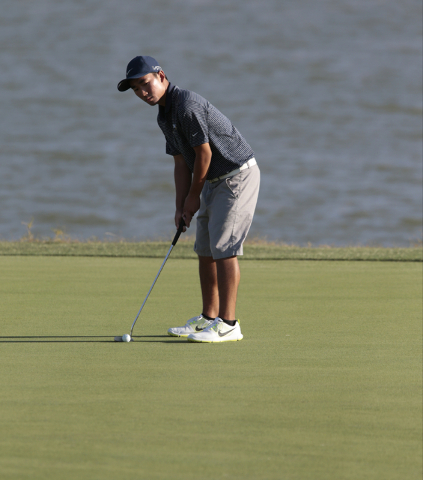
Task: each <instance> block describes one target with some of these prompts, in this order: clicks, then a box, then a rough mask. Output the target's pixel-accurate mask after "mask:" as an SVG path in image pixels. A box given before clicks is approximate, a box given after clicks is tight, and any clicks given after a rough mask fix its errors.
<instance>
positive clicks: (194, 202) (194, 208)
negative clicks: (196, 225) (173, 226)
mask: <svg viewBox="0 0 423 480" xmlns="http://www.w3.org/2000/svg"><path fill="white" fill-rule="evenodd" d="M199 209H200V197H199V196H197V195H191V194H190V195H188V196H187V198H186V199H185V203H184V210H183V213H182V218H183V219H184V221H185V225H186V226H187V227H189V226H190V225H191V220H192V217H193V216H194V215H195V213H196V212H198V210H199Z"/></svg>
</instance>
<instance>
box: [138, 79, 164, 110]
mask: <svg viewBox="0 0 423 480" xmlns="http://www.w3.org/2000/svg"><path fill="white" fill-rule="evenodd" d="M161 73H162V72H160V73H159V74H158V75H155V74H154V73H148V74H147V75H145V76H144V77H141V78H135V79H134V80H131V82H130V84H131V88H132V90H133V91H134V93H135V95H136V96H137V97H139V98H141V100H143V101H144V102H145V103H148V104H149V105H157V103H158V102H159V101H160V99H161V98H162V97H163V95H164V94H165V92H166V88H165V86H164V83H163V81H162V78H164V75H163V77H162V75H161Z"/></svg>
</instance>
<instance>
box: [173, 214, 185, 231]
mask: <svg viewBox="0 0 423 480" xmlns="http://www.w3.org/2000/svg"><path fill="white" fill-rule="evenodd" d="M181 218H182V210H176V212H175V227H176V229H178V228H179V225H180V224H181ZM182 231H183V232H186V231H187V227H184V228H183V230H182Z"/></svg>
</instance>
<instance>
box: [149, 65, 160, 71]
mask: <svg viewBox="0 0 423 480" xmlns="http://www.w3.org/2000/svg"><path fill="white" fill-rule="evenodd" d="M151 68H152V69H153V70H156V72H158V71H160V70H161V67H159V66H158V65H156V66H155V67H151Z"/></svg>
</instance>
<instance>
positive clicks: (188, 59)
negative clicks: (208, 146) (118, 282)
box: [0, 0, 422, 246]
mask: <svg viewBox="0 0 423 480" xmlns="http://www.w3.org/2000/svg"><path fill="white" fill-rule="evenodd" d="M421 10H422V6H421V2H420V0H403V1H402V2H397V1H396V0H297V1H294V0H291V1H290V0H287V1H284V2H282V1H280V0H263V1H260V2H259V1H252V0H144V1H139V0H122V1H120V2H115V1H112V0H67V1H66V2H57V1H55V0H37V2H32V1H30V0H20V1H19V2H16V1H12V0H3V3H2V13H1V18H0V27H1V28H0V42H1V49H0V86H1V88H0V104H1V110H2V115H1V117H0V155H1V162H0V205H1V209H0V238H1V239H6V240H12V239H17V238H20V237H22V236H23V235H25V233H26V227H25V226H24V225H23V223H28V222H30V221H31V220H33V227H32V232H33V234H35V235H36V236H38V237H54V235H55V234H54V233H53V230H57V229H61V230H64V231H65V232H66V233H67V234H69V235H70V236H71V237H73V238H79V239H87V238H91V237H94V236H96V237H98V238H100V239H102V238H120V237H124V238H127V239H145V238H158V237H160V238H170V236H171V235H172V234H173V231H174V227H173V213H174V189H173V159H172V157H168V156H166V155H165V153H164V139H163V137H162V134H161V132H160V130H159V129H158V127H157V125H156V123H155V117H156V114H157V111H156V108H151V107H148V106H147V105H145V104H142V103H141V102H140V101H139V100H138V99H136V98H135V96H134V95H133V94H132V92H126V93H124V94H123V93H119V92H118V91H117V90H116V84H117V82H118V81H119V80H121V79H122V78H123V75H124V72H125V67H126V64H127V63H128V61H129V60H130V59H131V58H133V57H134V56H135V55H139V54H147V55H152V56H154V57H155V58H157V59H158V60H159V62H160V64H161V66H162V67H163V68H164V70H165V72H166V73H167V75H168V77H169V78H170V80H171V81H172V82H173V83H175V84H177V85H178V86H180V87H182V88H187V89H190V90H194V91H196V92H197V93H199V94H201V95H203V96H204V97H206V98H207V99H208V100H209V101H210V102H211V103H213V104H214V105H215V106H216V107H218V108H219V109H220V110H221V111H222V112H223V113H225V114H226V115H227V116H228V117H229V118H230V119H231V120H232V121H233V122H234V124H235V125H236V126H237V128H238V129H239V130H240V131H241V133H242V134H243V135H244V136H245V137H246V139H247V140H248V142H249V143H250V144H251V145H252V147H253V149H254V150H255V152H256V158H257V160H258V161H259V164H260V168H261V171H262V188H261V194H260V199H259V204H258V207H257V212H256V217H255V220H254V223H253V226H252V229H251V235H252V236H258V237H266V238H267V239H268V240H277V241H284V242H287V243H297V244H306V243H308V242H311V243H312V244H316V245H318V244H332V245H356V244H380V245H385V246H408V245H410V243H412V242H415V241H418V240H421V238H422V23H421V13H422V12H421Z"/></svg>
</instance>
